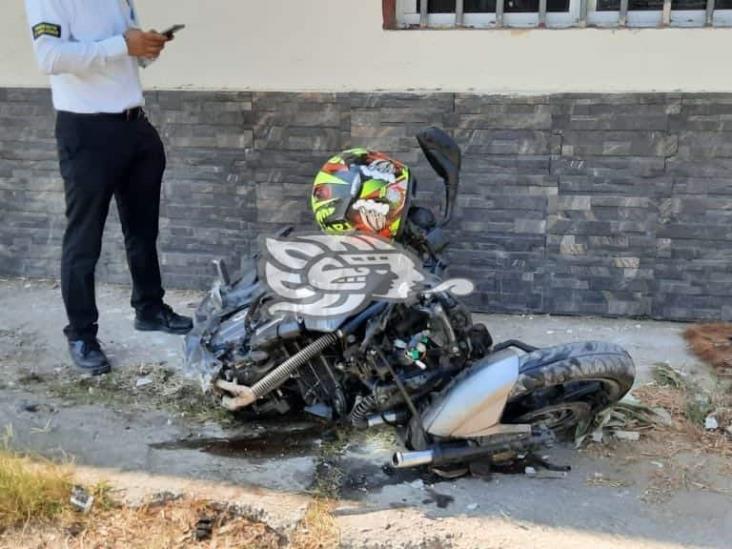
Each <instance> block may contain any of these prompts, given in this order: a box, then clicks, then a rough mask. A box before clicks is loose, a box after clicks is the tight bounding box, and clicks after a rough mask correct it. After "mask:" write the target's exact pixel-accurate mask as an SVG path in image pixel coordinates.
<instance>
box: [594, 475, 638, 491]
mask: <svg viewBox="0 0 732 549" xmlns="http://www.w3.org/2000/svg"><path fill="white" fill-rule="evenodd" d="M585 484H587V485H588V486H603V487H606V488H624V487H626V486H630V485H631V483H630V482H629V481H627V480H622V479H615V478H609V477H607V476H605V475H604V474H602V473H595V474H594V475H592V476H591V477H589V478H587V479H586V480H585Z"/></svg>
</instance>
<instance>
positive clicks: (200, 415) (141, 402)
mask: <svg viewBox="0 0 732 549" xmlns="http://www.w3.org/2000/svg"><path fill="white" fill-rule="evenodd" d="M19 383H21V384H26V383H28V380H27V379H26V380H19ZM26 388H27V389H31V390H38V391H44V392H48V393H50V394H51V395H53V396H54V397H57V398H59V399H61V400H63V401H64V402H65V403H68V404H75V405H83V404H104V405H108V406H112V407H115V406H124V407H125V408H128V409H129V408H137V409H150V408H155V409H164V410H168V411H170V412H172V413H173V414H175V415H176V416H179V417H186V418H188V419H191V420H194V421H201V422H206V421H214V422H216V423H219V424H221V425H227V424H230V423H232V422H233V421H234V417H233V416H232V414H229V413H228V412H226V411H225V410H224V409H223V408H222V407H221V406H220V405H219V404H218V403H217V402H215V401H214V400H213V399H212V398H211V397H210V396H209V395H206V394H204V393H203V392H202V391H201V387H200V384H199V383H197V382H196V381H194V380H191V379H188V378H186V377H184V376H182V375H181V374H180V373H179V372H177V371H175V370H174V369H172V368H170V367H167V366H166V365H165V363H164V362H156V363H143V364H140V365H139V367H137V368H119V369H117V368H115V369H113V370H112V372H111V373H109V374H107V375H104V376H97V377H88V376H82V375H79V374H77V373H75V372H69V374H68V375H64V376H61V377H59V378H54V379H46V378H44V377H34V378H33V384H32V385H31V386H27V387H26Z"/></svg>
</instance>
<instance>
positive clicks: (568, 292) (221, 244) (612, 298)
mask: <svg viewBox="0 0 732 549" xmlns="http://www.w3.org/2000/svg"><path fill="white" fill-rule="evenodd" d="M147 100H148V112H149V114H150V118H151V119H152V120H153V122H154V123H155V124H156V126H157V127H158V129H159V131H160V133H161V135H162V137H163V140H164V141H165V143H166V146H167V151H168V170H167V174H166V179H165V183H164V189H163V195H164V196H163V207H162V217H161V238H160V249H161V258H162V262H163V270H164V276H165V279H166V283H167V285H168V286H171V287H196V288H199V287H205V286H206V285H207V284H208V283H209V281H210V279H211V277H212V268H211V266H210V260H211V259H212V258H214V257H220V256H223V257H226V258H227V259H228V261H229V262H232V263H233V264H234V265H238V262H239V260H240V258H241V256H243V255H247V254H248V253H250V252H251V250H252V249H253V248H254V247H255V246H256V243H255V238H256V235H258V234H261V233H265V232H272V231H274V230H276V229H277V228H279V227H281V226H283V225H286V224H290V223H294V224H296V225H298V226H302V227H311V225H310V217H309V212H308V210H307V196H308V192H309V189H310V184H311V182H312V178H313V176H314V174H315V173H316V171H317V169H318V168H319V166H320V165H321V164H322V163H323V162H324V161H325V160H326V159H327V157H328V156H329V155H330V154H331V153H334V152H336V151H338V150H341V149H344V148H347V147H350V146H370V147H373V148H377V149H380V150H384V151H386V152H388V153H391V154H393V155H395V156H397V157H398V158H400V159H402V160H404V161H405V162H407V163H408V164H410V165H412V166H414V167H415V171H416V173H417V176H418V179H419V181H420V196H421V199H420V200H421V201H422V202H423V203H426V204H434V203H435V201H436V200H437V199H438V198H439V196H441V192H440V191H441V189H440V187H439V185H438V184H437V183H436V177H435V176H434V175H433V174H432V172H431V170H430V168H429V167H428V165H427V163H426V162H425V161H424V159H422V158H421V156H420V154H419V153H418V147H417V144H416V141H415V140H414V137H413V136H414V134H415V133H416V132H417V131H418V130H419V129H421V128H423V127H425V126H427V125H437V126H441V127H443V128H445V129H446V130H447V131H449V132H450V133H452V134H453V135H454V136H455V138H456V140H457V141H458V142H459V143H460V145H461V146H462V147H463V150H464V164H463V176H462V188H461V195H460V199H459V208H458V211H457V212H456V217H455V220H454V223H453V225H452V229H451V232H452V236H453V241H454V244H453V247H452V252H451V254H450V258H451V260H452V264H453V267H452V272H453V274H455V275H463V276H469V277H470V278H471V279H473V280H474V281H476V283H477V286H478V290H479V293H478V294H477V295H476V296H474V297H473V301H472V304H473V306H474V307H475V308H476V309H479V310H483V311H515V312H522V311H534V312H548V313H567V314H598V315H612V316H651V317H655V318H665V319H701V318H709V319H719V318H722V319H726V320H730V319H732V223H731V222H730V221H731V220H732V172H731V171H730V168H732V95H714V94H697V95H682V94H676V95H674V94H628V95H602V94H586V95H552V96H526V97H524V96H510V97H509V96H486V95H467V94H451V93H434V94H363V93H343V94H329V93H322V94H321V93H318V94H311V93H275V92H272V93H270V92H267V93H264V92H263V93H248V92H190V91H158V92H151V93H149V94H148V95H147ZM63 209H64V206H63V193H62V184H61V181H60V177H59V175H58V168H57V161H56V152H55V145H54V140H53V113H52V109H51V106H50V97H49V94H48V92H47V91H46V90H38V89H0V217H1V219H2V224H1V225H0V274H1V275H9V276H31V277H48V276H57V274H58V258H59V251H60V243H61V237H62V234H63V228H64V219H63ZM112 211H113V212H114V208H113V209H112ZM99 275H100V278H101V279H103V280H107V281H112V282H122V283H128V282H129V275H128V273H127V270H126V265H125V260H124V253H123V249H122V239H121V235H120V231H119V227H118V223H117V221H116V214H115V213H112V215H111V218H110V222H109V224H108V229H107V234H106V236H105V244H104V251H103V257H102V259H101V261H100V265H99Z"/></svg>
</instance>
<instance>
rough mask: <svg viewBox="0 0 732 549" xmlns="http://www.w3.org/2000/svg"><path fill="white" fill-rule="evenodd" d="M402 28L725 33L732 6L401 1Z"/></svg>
mask: <svg viewBox="0 0 732 549" xmlns="http://www.w3.org/2000/svg"><path fill="white" fill-rule="evenodd" d="M396 7H397V23H398V27H399V28H431V27H433V28H454V27H465V28H502V27H528V28H531V27H539V28H543V27H546V28H563V27H588V26H589V27H609V28H617V27H635V28H639V27H711V26H717V27H727V26H732V0H397V1H396Z"/></svg>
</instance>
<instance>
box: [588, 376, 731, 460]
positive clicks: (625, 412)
mask: <svg viewBox="0 0 732 549" xmlns="http://www.w3.org/2000/svg"><path fill="white" fill-rule="evenodd" d="M652 373H653V379H654V381H653V382H651V383H648V384H646V385H642V386H640V387H637V388H635V389H634V390H633V391H632V393H631V394H629V395H626V397H625V398H623V399H622V400H621V401H620V402H618V403H617V404H616V405H615V406H613V407H611V408H609V409H607V410H604V411H603V412H601V413H600V414H598V415H597V417H596V418H595V420H594V421H593V422H592V424H590V425H584V426H580V428H579V429H578V431H577V434H576V437H575V441H576V444H577V446H578V447H581V446H583V445H586V444H587V443H590V442H593V443H606V442H610V441H611V440H613V439H615V440H619V441H626V442H632V443H635V442H637V441H639V440H641V438H642V437H643V436H646V435H647V436H648V437H650V438H651V439H654V440H656V441H659V442H662V447H663V448H664V449H665V453H666V454H667V456H670V455H673V454H675V453H678V452H681V451H686V450H697V451H698V450H699V449H700V448H703V449H704V450H705V451H707V452H711V453H716V454H722V455H724V456H727V455H729V456H732V440H731V439H730V437H729V436H727V434H726V432H725V431H724V430H722V429H720V426H722V425H728V424H731V423H732V397H731V396H730V394H729V393H724V392H723V393H715V394H712V393H710V392H708V391H706V390H704V389H702V388H701V387H700V386H698V385H697V384H696V383H695V382H694V381H693V380H692V379H691V377H690V376H689V375H688V374H686V373H685V372H683V371H682V370H679V369H676V368H674V367H672V366H671V365H669V364H667V363H657V364H655V365H654V368H653V372H652Z"/></svg>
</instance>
